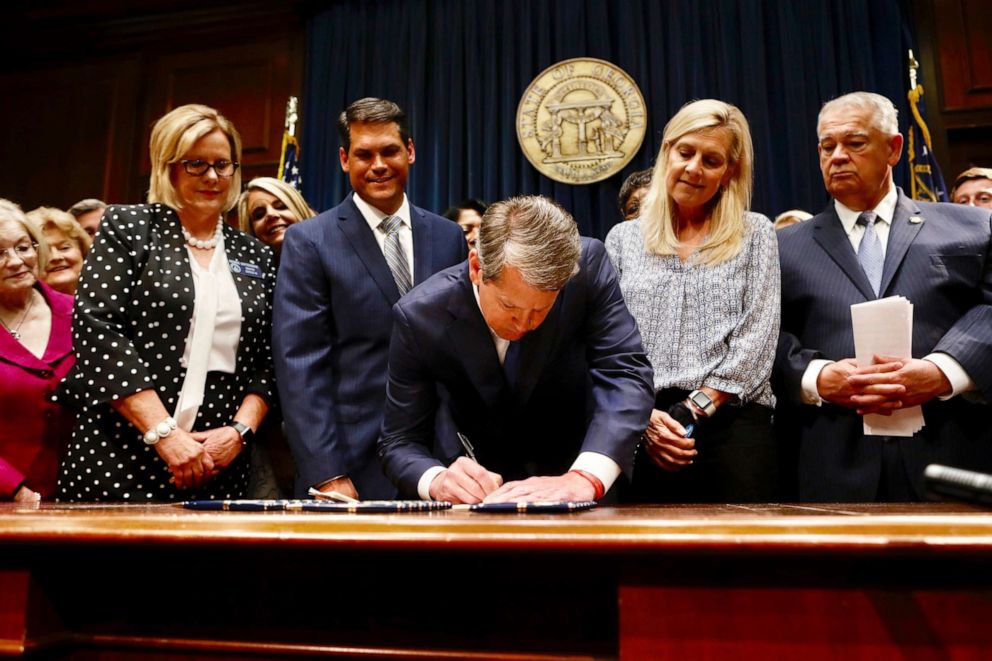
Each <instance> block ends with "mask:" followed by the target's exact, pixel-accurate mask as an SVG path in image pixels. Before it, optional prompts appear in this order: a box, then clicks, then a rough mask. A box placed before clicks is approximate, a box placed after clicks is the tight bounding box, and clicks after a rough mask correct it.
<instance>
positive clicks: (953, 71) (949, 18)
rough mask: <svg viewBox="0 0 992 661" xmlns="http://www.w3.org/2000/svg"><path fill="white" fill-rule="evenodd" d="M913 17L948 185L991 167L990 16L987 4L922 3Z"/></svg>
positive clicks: (961, 0) (966, 0)
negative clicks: (967, 173) (970, 171)
mask: <svg viewBox="0 0 992 661" xmlns="http://www.w3.org/2000/svg"><path fill="white" fill-rule="evenodd" d="M913 7H914V9H915V11H914V19H915V23H916V28H917V38H918V41H919V47H920V53H919V59H920V63H921V65H922V67H921V74H922V83H923V86H924V89H925V90H926V95H925V97H924V98H925V100H926V107H927V114H928V119H929V123H930V134H931V136H932V138H933V146H934V153H935V154H936V156H937V160H938V162H939V163H940V166H941V169H942V170H943V173H944V178H945V180H947V185H948V187H950V186H951V185H952V183H953V181H954V177H955V176H957V174H958V173H960V172H962V171H963V170H965V169H967V168H969V167H971V166H973V165H982V166H986V167H989V166H992V39H990V36H989V35H992V12H990V11H989V7H988V1H987V0H920V1H919V2H914V3H913Z"/></svg>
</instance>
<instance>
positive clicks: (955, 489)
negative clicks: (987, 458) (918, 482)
mask: <svg viewBox="0 0 992 661" xmlns="http://www.w3.org/2000/svg"><path fill="white" fill-rule="evenodd" d="M923 480H924V483H925V484H926V488H927V492H928V493H929V495H930V496H931V498H933V499H935V500H939V499H941V498H950V499H952V500H963V501H966V502H969V503H978V504H981V505H992V475H989V474H988V473H979V472H976V471H969V470H964V469H963V468H952V467H950V466H942V465H940V464H930V465H929V466H927V467H926V470H924V471H923Z"/></svg>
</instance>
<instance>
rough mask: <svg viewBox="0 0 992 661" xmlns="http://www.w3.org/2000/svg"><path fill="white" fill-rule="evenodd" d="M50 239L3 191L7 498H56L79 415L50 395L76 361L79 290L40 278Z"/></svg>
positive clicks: (0, 468) (0, 301)
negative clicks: (70, 291) (60, 288)
mask: <svg viewBox="0 0 992 661" xmlns="http://www.w3.org/2000/svg"><path fill="white" fill-rule="evenodd" d="M46 259H47V246H46V244H45V241H44V237H43V236H42V234H41V230H40V229H39V228H38V227H36V226H35V225H34V224H33V223H32V222H31V221H29V220H28V219H27V217H26V216H25V215H24V213H23V212H22V211H21V209H20V207H18V206H17V205H16V204H14V203H13V202H10V201H8V200H4V199H0V500H15V501H21V502H32V501H38V500H41V499H42V498H49V497H51V496H52V494H53V493H54V491H55V483H56V480H57V477H58V468H59V461H60V460H61V458H62V455H63V454H64V451H65V444H66V441H67V440H68V438H69V434H70V432H71V431H72V424H73V419H74V416H73V414H72V413H71V412H69V411H68V410H66V409H63V408H62V407H61V406H60V405H58V404H56V403H54V402H53V401H52V400H51V394H52V392H53V391H54V390H55V386H56V385H57V384H58V382H59V381H60V380H61V379H62V377H63V376H65V374H66V372H68V371H69V368H70V367H72V365H73V364H74V363H75V357H74V356H73V353H72V297H71V296H68V295H66V294H60V293H59V292H57V291H55V290H54V289H52V288H50V287H49V286H48V285H46V284H45V283H43V282H41V280H39V277H40V274H41V273H42V272H44V268H45V262H46Z"/></svg>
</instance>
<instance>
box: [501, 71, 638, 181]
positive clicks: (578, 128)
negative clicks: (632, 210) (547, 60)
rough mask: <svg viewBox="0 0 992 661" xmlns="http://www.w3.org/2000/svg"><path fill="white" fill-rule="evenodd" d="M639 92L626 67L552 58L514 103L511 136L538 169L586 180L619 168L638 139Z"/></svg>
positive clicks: (553, 175)
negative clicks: (514, 132) (514, 128)
mask: <svg viewBox="0 0 992 661" xmlns="http://www.w3.org/2000/svg"><path fill="white" fill-rule="evenodd" d="M645 120H646V112H645V108H644V97H643V96H641V90H640V89H638V87H637V84H636V83H635V82H634V80H633V79H632V78H631V77H630V76H628V75H627V73H626V72H625V71H624V70H623V69H620V68H619V67H616V66H614V65H612V64H610V63H609V62H606V61H604V60H596V59H592V58H584V57H583V58H575V59H572V60H564V61H562V62H559V63H557V64H554V65H552V66H550V67H548V68H547V69H545V70H544V71H542V72H541V74H540V75H539V76H538V77H537V78H535V79H534V81H533V82H531V84H530V86H528V87H527V90H526V91H525V92H524V95H523V97H522V98H521V99H520V105H519V106H517V140H518V141H519V142H520V148H521V149H522V150H523V152H524V155H525V156H527V160H528V161H530V162H531V165H533V166H534V167H535V168H537V169H538V171H539V172H541V173H542V174H544V175H545V176H547V177H550V178H551V179H554V180H555V181H560V182H562V183H566V184H591V183H593V182H596V181H602V180H603V179H606V178H607V177H609V176H610V175H613V174H615V173H617V172H619V171H620V170H622V169H623V167H624V166H625V165H627V163H629V162H630V160H631V159H632V158H634V155H635V154H637V150H638V149H640V148H641V143H642V142H643V141H644V132H645V125H646V121H645Z"/></svg>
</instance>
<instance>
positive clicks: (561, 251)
mask: <svg viewBox="0 0 992 661" xmlns="http://www.w3.org/2000/svg"><path fill="white" fill-rule="evenodd" d="M476 246H477V250H478V256H479V263H480V265H481V267H482V279H483V280H485V281H487V282H488V281H490V280H497V279H499V277H500V276H501V275H502V273H503V267H504V266H512V267H514V268H516V269H518V270H519V271H520V276H521V277H522V278H523V280H524V282H526V283H527V284H528V285H530V286H531V287H534V288H536V289H540V290H542V291H558V290H559V289H561V288H562V287H564V286H565V283H567V282H568V281H569V280H570V279H571V278H572V276H574V275H575V274H576V273H578V272H579V255H580V253H581V250H582V247H581V243H580V242H579V229H578V228H577V227H576V226H575V220H574V219H573V218H572V216H571V214H569V213H568V212H567V211H565V209H563V208H562V207H561V206H560V205H559V204H558V203H557V202H554V201H553V200H550V199H548V198H546V197H542V196H540V195H521V196H519V197H511V198H510V199H508V200H503V201H502V202H496V203H495V204H493V205H491V206H490V207H489V208H488V209H487V210H486V213H485V215H484V216H483V217H482V225H481V227H480V228H479V239H478V241H477V242H476Z"/></svg>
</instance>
